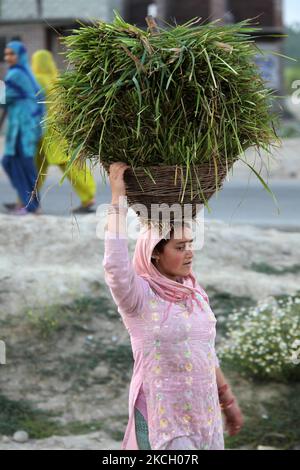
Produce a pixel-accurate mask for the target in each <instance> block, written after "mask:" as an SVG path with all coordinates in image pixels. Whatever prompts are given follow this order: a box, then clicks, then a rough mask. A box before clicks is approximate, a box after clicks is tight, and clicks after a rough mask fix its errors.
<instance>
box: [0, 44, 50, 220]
mask: <svg viewBox="0 0 300 470" xmlns="http://www.w3.org/2000/svg"><path fill="white" fill-rule="evenodd" d="M4 57H5V61H6V63H7V64H8V66H9V69H8V72H7V74H6V76H5V80H4V82H5V98H6V103H5V107H6V112H7V130H6V139H5V150H4V156H3V160H2V165H3V168H4V170H5V172H6V174H7V175H8V177H9V179H10V181H11V184H12V186H13V187H14V188H15V190H16V191H17V193H18V198H19V201H20V207H19V208H17V209H14V210H12V211H11V213H13V214H16V215H26V214H28V213H38V212H39V200H38V199H39V198H38V193H37V191H36V180H37V170H36V167H35V163H34V158H35V155H36V153H37V149H38V145H39V141H40V139H41V138H42V134H43V128H42V124H41V121H42V120H43V118H44V115H45V104H44V103H43V101H44V99H43V92H42V90H41V88H40V86H39V85H38V83H37V81H36V79H35V77H34V75H33V73H32V71H31V69H30V66H29V62H28V55H27V50H26V48H25V46H24V44H23V43H22V42H21V41H11V42H9V43H8V44H7V46H6V48H5V52H4Z"/></svg>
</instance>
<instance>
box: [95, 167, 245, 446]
mask: <svg viewBox="0 0 300 470" xmlns="http://www.w3.org/2000/svg"><path fill="white" fill-rule="evenodd" d="M126 168H128V165H126V164H125V163H121V162H120V163H113V164H112V165H111V166H110V171H109V178H110V184H111V190H112V203H111V205H110V206H109V211H108V222H107V230H106V232H105V253H104V260H103V266H104V271H105V280H106V283H107V284H108V286H109V288H110V291H111V294H112V297H113V299H114V301H115V303H116V305H117V306H118V311H119V313H120V315H121V317H122V320H123V323H124V325H125V327H126V329H127V330H128V332H129V335H130V340H131V345H132V351H133V357H134V369H133V376H132V380H131V384H130V389H129V421H128V425H127V428H126V432H125V436H124V440H123V443H122V449H124V450H129V449H131V450H142V449H143V450H145V449H152V450H202V449H203V450H204V449H207V450H223V449H224V436H223V422H222V412H223V414H224V421H225V425H226V429H227V431H228V433H229V435H230V436H233V435H235V434H237V433H238V432H239V431H240V429H241V427H242V425H243V416H242V413H241V411H240V409H239V406H238V404H237V400H236V398H235V396H234V395H233V393H232V392H231V390H230V387H229V386H228V384H227V383H226V379H225V377H224V375H223V374H222V372H221V369H220V367H219V363H218V358H217V356H216V353H215V347H214V344H215V336H216V329H215V325H216V318H215V316H214V314H213V312H212V311H211V309H210V306H209V300H208V297H207V295H206V293H205V291H204V290H203V289H202V287H201V286H200V285H199V284H198V282H197V281H196V279H195V276H194V274H193V271H192V259H193V248H192V241H193V240H192V232H191V229H190V228H189V227H188V224H187V223H184V224H180V225H182V228H183V231H182V237H181V238H175V233H177V232H176V231H174V228H173V229H171V231H170V230H169V229H167V231H166V229H163V231H164V232H165V233H160V234H158V233H156V232H155V230H152V229H151V228H150V227H148V226H147V227H146V226H144V228H143V230H142V231H141V233H140V235H139V238H138V240H137V244H136V248H135V253H134V257H133V262H131V261H130V259H129V255H128V246H127V237H126V229H125V226H126V215H127V208H126V207H124V206H122V205H121V204H120V198H122V197H124V196H125V195H126V191H125V183H124V172H125V170H126Z"/></svg>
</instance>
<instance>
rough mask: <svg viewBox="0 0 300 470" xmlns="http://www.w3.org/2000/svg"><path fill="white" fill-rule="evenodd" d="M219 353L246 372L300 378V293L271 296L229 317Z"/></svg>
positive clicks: (261, 376) (283, 378) (270, 377)
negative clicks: (278, 296)
mask: <svg viewBox="0 0 300 470" xmlns="http://www.w3.org/2000/svg"><path fill="white" fill-rule="evenodd" d="M218 356H219V358H220V359H221V361H222V360H223V361H225V362H226V363H230V365H231V366H234V367H235V368H236V369H238V370H239V371H240V372H241V373H242V374H243V375H248V376H249V375H250V376H253V377H255V378H258V379H263V380H277V381H282V382H287V381H294V380H295V381H299V380H300V296H299V295H294V296H289V297H285V298H281V299H275V298H273V297H270V298H269V299H267V300H266V301H265V302H264V303H261V304H259V305H257V306H256V307H254V308H250V309H249V310H246V309H244V308H243V309H241V310H240V311H237V312H234V313H233V314H232V315H231V316H230V317H229V318H228V330H227V334H226V336H225V339H224V340H223V342H221V344H220V351H218Z"/></svg>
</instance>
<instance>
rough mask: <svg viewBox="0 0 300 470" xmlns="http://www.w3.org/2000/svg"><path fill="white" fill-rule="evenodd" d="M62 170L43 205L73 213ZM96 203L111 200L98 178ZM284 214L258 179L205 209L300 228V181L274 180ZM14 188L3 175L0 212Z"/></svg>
mask: <svg viewBox="0 0 300 470" xmlns="http://www.w3.org/2000/svg"><path fill="white" fill-rule="evenodd" d="M59 178H60V173H59V172H58V171H57V170H56V169H54V168H53V169H52V170H51V172H50V175H49V178H48V180H47V182H46V185H45V189H44V191H43V192H42V208H43V212H44V213H46V214H53V215H63V216H68V215H70V209H71V208H72V207H76V206H77V205H78V204H79V200H78V198H77V196H76V195H75V194H74V192H73V191H72V189H71V186H70V184H69V182H68V181H67V180H66V181H64V182H63V184H62V185H61V186H60V185H59ZM99 182H100V183H99V185H98V191H97V204H102V203H108V202H109V201H110V194H111V193H110V188H109V186H108V185H102V184H101V178H100V177H99ZM270 184H271V187H272V190H273V192H274V193H275V195H276V198H277V200H278V203H279V206H280V210H281V213H280V214H279V215H278V213H277V209H276V206H275V204H274V202H273V199H272V197H271V196H270V195H269V193H267V192H266V191H265V190H264V189H263V187H262V186H261V184H260V183H259V182H256V181H250V182H249V183H248V182H247V181H241V182H240V181H229V182H226V183H225V184H224V188H223V190H222V191H221V192H220V193H219V195H218V196H214V197H213V198H212V199H211V200H210V206H211V208H212V212H211V213H208V211H207V210H205V217H206V218H208V219H219V220H222V221H224V222H226V223H229V224H237V223H250V224H253V225H259V226H274V227H278V228H281V229H286V230H299V231H300V210H299V203H300V182H299V180H295V181H293V180H284V181H275V180H273V181H272V182H271V183H270ZM14 198H15V193H14V190H13V189H12V188H11V187H10V185H9V182H8V181H7V179H6V177H5V175H3V173H2V174H0V212H5V210H4V208H3V206H2V204H3V202H7V201H13V200H14Z"/></svg>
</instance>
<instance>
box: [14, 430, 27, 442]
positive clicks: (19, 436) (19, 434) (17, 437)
mask: <svg viewBox="0 0 300 470" xmlns="http://www.w3.org/2000/svg"><path fill="white" fill-rule="evenodd" d="M13 440H14V441H16V442H27V441H28V440H29V436H28V433H27V432H26V431H16V432H15V434H14V435H13Z"/></svg>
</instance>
